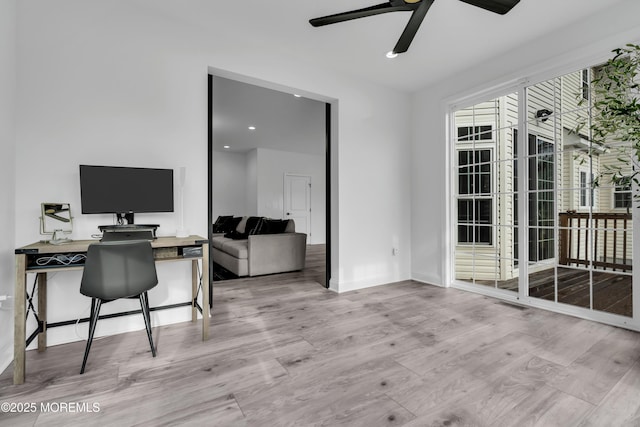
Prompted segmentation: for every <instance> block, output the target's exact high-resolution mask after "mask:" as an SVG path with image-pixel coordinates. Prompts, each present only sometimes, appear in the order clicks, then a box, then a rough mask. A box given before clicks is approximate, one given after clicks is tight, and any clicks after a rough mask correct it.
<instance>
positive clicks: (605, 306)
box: [476, 267, 633, 317]
mask: <svg viewBox="0 0 640 427" xmlns="http://www.w3.org/2000/svg"><path fill="white" fill-rule="evenodd" d="M557 270H558V302H560V303H563V304H570V305H575V306H578V307H585V308H589V305H590V298H589V274H590V273H589V271H588V270H583V269H576V268H566V267H558V269H557ZM554 279H555V270H554V269H553V268H549V269H547V270H544V271H540V272H536V273H532V274H530V276H529V295H530V296H532V297H535V298H541V299H545V300H549V301H553V300H554V292H555V288H554V282H555V280H554ZM476 283H477V284H480V285H484V286H497V287H498V288H499V289H507V290H512V291H517V290H518V279H517V278H516V279H510V280H504V281H499V282H492V281H481V280H478V281H476ZM593 309H594V310H598V311H604V312H607V313H613V314H619V315H622V316H627V317H631V316H632V314H633V311H632V310H633V306H632V288H631V276H628V275H622V274H618V273H614V272H609V271H594V272H593Z"/></svg>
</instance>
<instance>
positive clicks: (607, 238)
mask: <svg viewBox="0 0 640 427" xmlns="http://www.w3.org/2000/svg"><path fill="white" fill-rule="evenodd" d="M597 73H598V67H591V68H588V69H584V70H577V71H576V72H574V73H569V74H566V75H563V76H559V77H556V78H553V79H550V80H547V81H543V82H539V83H537V84H534V85H523V86H521V87H519V88H517V90H513V91H511V92H509V93H505V94H503V95H500V96H495V97H491V98H487V99H486V100H483V101H481V102H475V103H473V104H472V105H470V106H467V107H464V108H457V109H455V111H453V112H452V114H451V115H450V117H451V135H452V136H453V137H452V140H451V149H452V156H451V159H452V164H451V172H452V173H451V180H452V184H453V185H452V193H453V194H452V199H453V200H452V206H451V212H452V221H451V223H452V229H451V241H452V247H453V248H452V249H453V250H452V267H451V268H452V271H453V278H454V283H455V284H457V285H458V286H461V287H465V288H468V287H469V286H471V287H473V289H475V290H477V291H479V292H483V290H484V291H486V292H487V293H496V292H498V293H504V294H505V295H506V296H508V295H511V296H512V297H518V298H520V299H521V300H522V301H523V302H525V303H526V302H530V303H531V304H532V305H536V302H535V301H543V303H542V304H543V305H547V306H548V305H549V304H551V307H553V306H554V305H558V307H560V305H562V307H565V308H562V309H561V310H562V311H569V312H570V311H572V310H573V311H576V310H578V311H576V312H577V313H578V312H579V313H581V314H583V315H585V313H586V315H588V312H584V311H580V310H589V311H592V312H603V313H609V314H616V315H620V316H624V317H632V316H633V304H632V280H631V279H632V272H631V268H632V246H633V244H632V235H633V233H632V231H633V230H632V227H633V224H632V209H631V202H632V196H631V187H630V185H624V183H620V182H617V183H614V182H613V181H612V179H611V174H610V173H609V172H610V171H611V170H614V169H615V170H624V168H626V167H629V168H630V167H631V166H627V165H630V164H631V163H630V162H629V156H628V154H626V151H625V148H627V144H625V142H624V141H615V140H613V139H612V141H611V143H610V144H607V147H601V146H598V145H596V144H594V143H592V135H591V134H590V132H591V131H590V129H591V124H592V120H594V119H592V117H591V114H590V112H591V105H592V103H593V101H594V100H593V99H592V97H593V95H592V94H591V90H590V87H589V84H590V83H589V82H590V81H591V79H592V78H593V76H594V75H596V74H597ZM612 138H613V137H612ZM521 194H522V196H521ZM522 260H526V262H523V261H522ZM489 289H490V291H489Z"/></svg>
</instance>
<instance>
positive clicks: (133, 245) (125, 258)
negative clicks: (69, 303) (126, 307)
mask: <svg viewBox="0 0 640 427" xmlns="http://www.w3.org/2000/svg"><path fill="white" fill-rule="evenodd" d="M157 284H158V276H157V274H156V264H155V261H154V259H153V249H151V243H149V242H148V241H126V242H102V243H94V244H92V245H89V249H88V251H87V260H86V262H85V265H84V271H83V273H82V282H81V283H80V293H81V294H83V295H86V296H88V297H92V298H100V299H103V300H113V299H118V298H128V297H134V296H138V295H140V294H141V293H143V292H145V291H148V290H149V289H151V288H153V287H154V286H156V285H157Z"/></svg>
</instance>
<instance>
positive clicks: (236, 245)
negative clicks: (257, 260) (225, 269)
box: [214, 239, 249, 259]
mask: <svg viewBox="0 0 640 427" xmlns="http://www.w3.org/2000/svg"><path fill="white" fill-rule="evenodd" d="M214 247H215V246H214ZM218 249H220V250H222V251H224V252H226V253H227V254H229V255H231V256H232V257H235V258H239V259H247V258H248V256H249V250H248V241H247V240H246V239H245V240H229V239H227V240H225V241H224V242H222V247H221V248H218Z"/></svg>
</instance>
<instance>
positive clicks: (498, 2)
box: [460, 0, 520, 15]
mask: <svg viewBox="0 0 640 427" xmlns="http://www.w3.org/2000/svg"><path fill="white" fill-rule="evenodd" d="M460 1H461V2H464V3H468V4H471V5H474V6H477V7H481V8H482V9H486V10H488V11H491V12H494V13H499V14H500V15H504V14H505V13H507V12H509V11H510V10H511V9H513V7H514V6H515V5H517V4H518V3H520V0H460Z"/></svg>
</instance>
